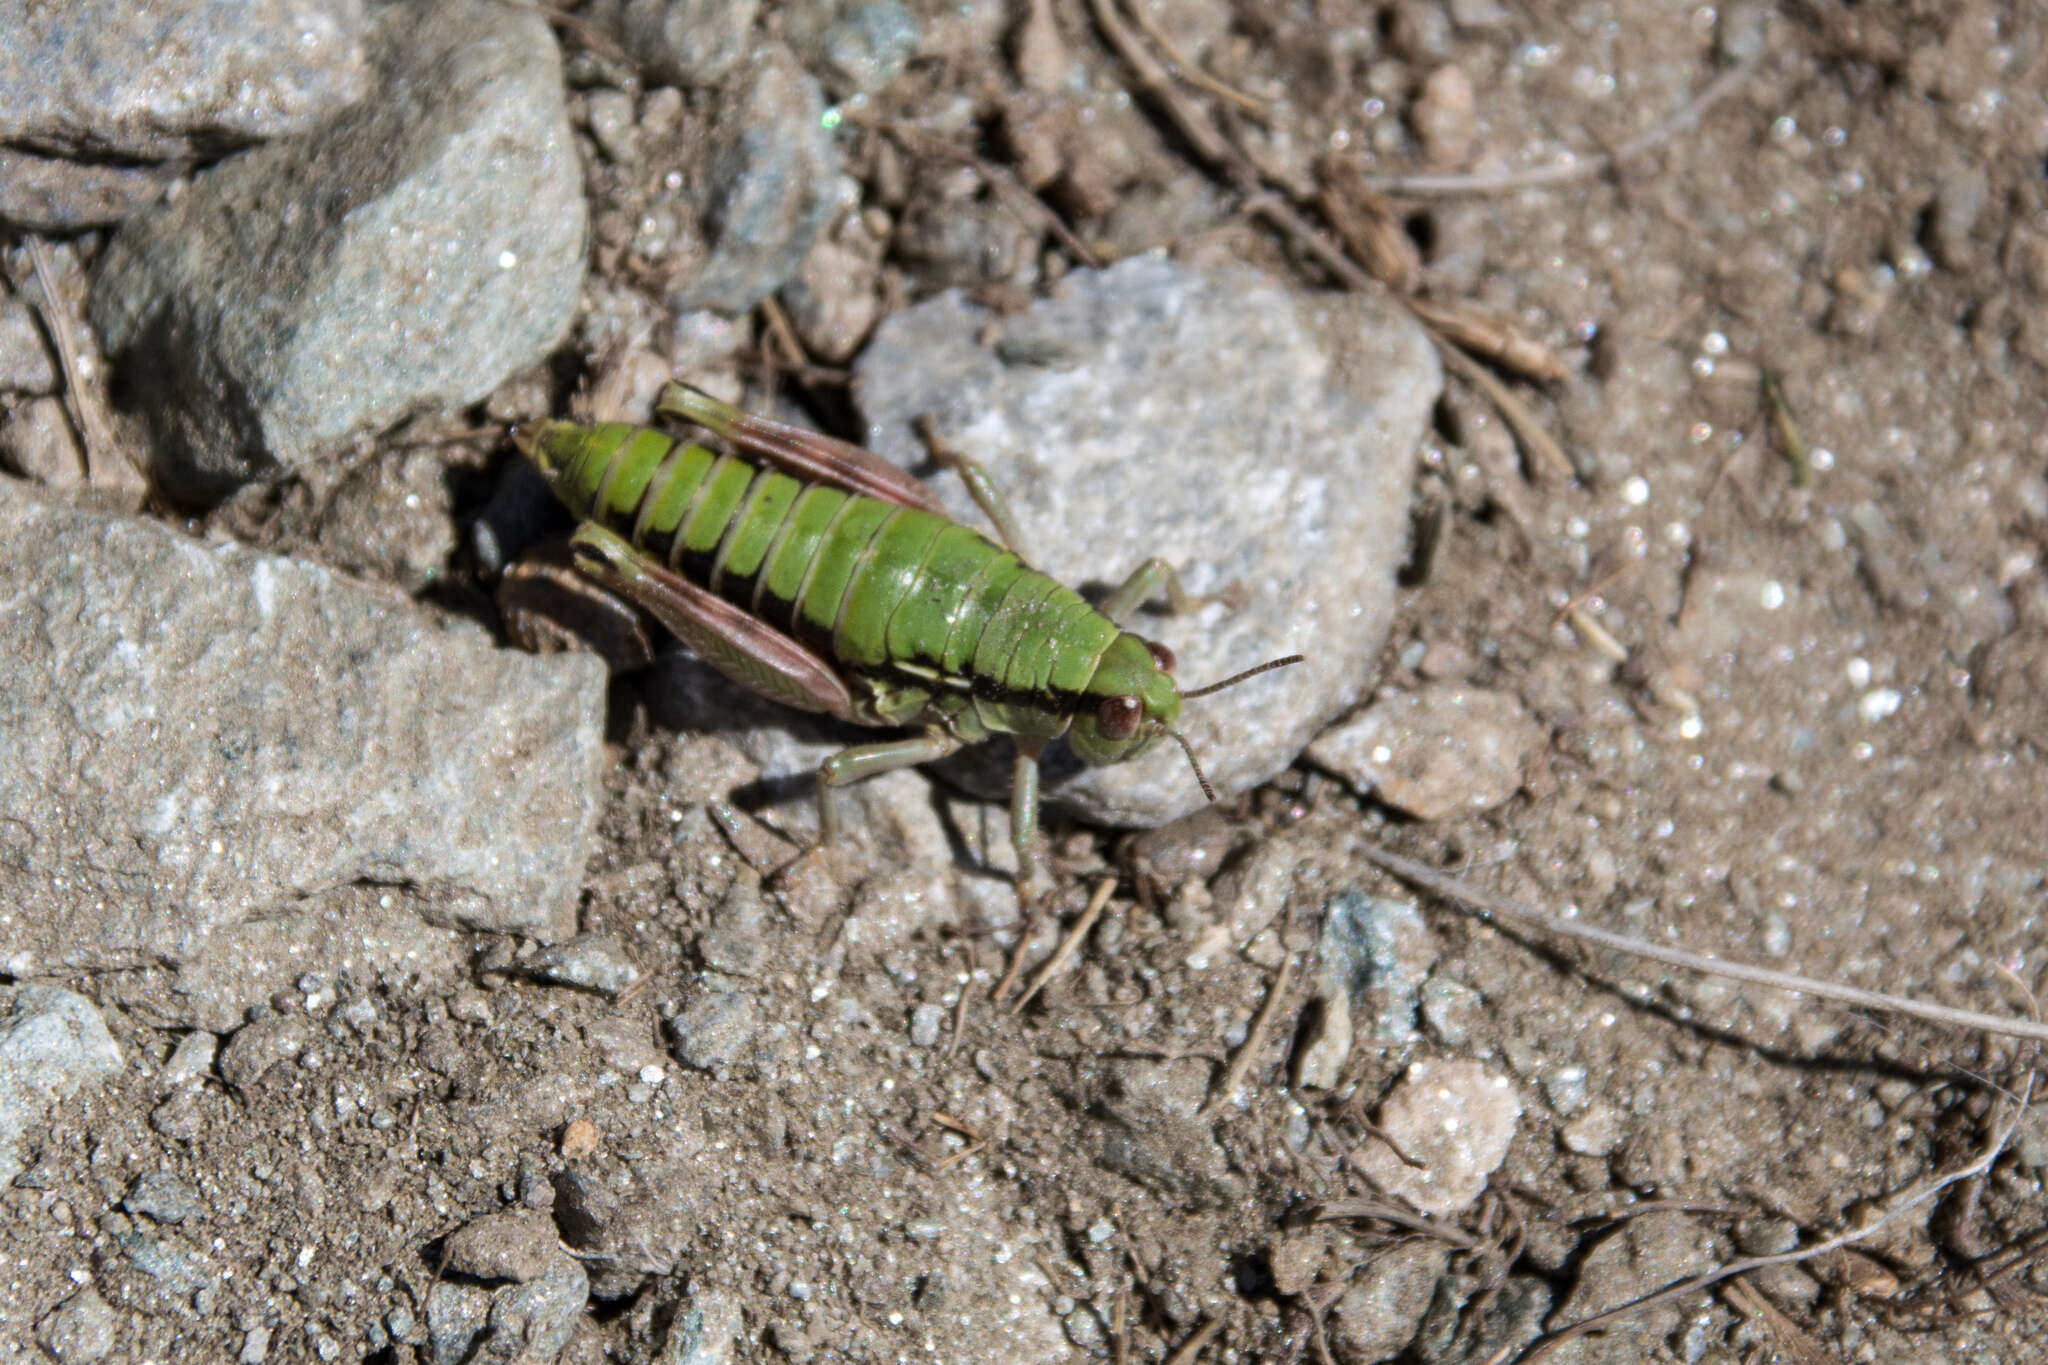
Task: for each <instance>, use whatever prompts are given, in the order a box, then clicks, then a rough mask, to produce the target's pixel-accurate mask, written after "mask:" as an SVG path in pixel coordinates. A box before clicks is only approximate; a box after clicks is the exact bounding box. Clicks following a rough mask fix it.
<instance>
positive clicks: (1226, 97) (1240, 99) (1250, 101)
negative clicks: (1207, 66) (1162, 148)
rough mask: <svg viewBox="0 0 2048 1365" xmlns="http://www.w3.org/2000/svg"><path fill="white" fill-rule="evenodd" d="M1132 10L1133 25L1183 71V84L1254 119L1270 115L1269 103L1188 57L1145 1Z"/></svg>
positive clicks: (1179, 73) (1181, 72) (1130, 7)
mask: <svg viewBox="0 0 2048 1365" xmlns="http://www.w3.org/2000/svg"><path fill="white" fill-rule="evenodd" d="M1128 9H1129V12H1130V16H1131V22H1132V23H1134V24H1136V25H1137V26H1138V27H1139V28H1140V29H1142V30H1143V31H1144V34H1145V36H1146V37H1147V38H1150V39H1151V40H1152V41H1153V42H1154V43H1155V44H1157V45H1158V48H1159V50H1160V51H1161V52H1164V53H1165V54H1166V60H1167V61H1169V62H1171V63H1172V64H1173V65H1174V66H1175V67H1178V68H1179V71H1178V72H1177V74H1178V75H1179V76H1180V78H1181V79H1182V80H1184V81H1186V82H1187V83H1188V84H1189V85H1192V86H1194V87H1195V89H1197V90H1200V91H1202V92H1203V93H1204V94H1208V95H1214V96H1215V97H1216V98H1217V99H1219V100H1222V101H1223V102H1224V103H1226V104H1230V105H1233V106H1235V107H1236V108H1238V109H1241V110H1243V111H1244V112H1245V113H1247V114H1250V115H1251V116H1252V117H1253V118H1264V117H1265V115H1266V113H1267V108H1266V101H1264V100H1262V99H1259V98H1258V97H1257V96H1254V95H1247V94H1246V93H1245V92H1244V91H1242V90H1239V89H1238V88H1237V87H1236V86H1234V85H1228V84H1226V83H1224V82H1223V81H1219V80H1217V79H1216V78H1215V77H1214V76H1212V75H1210V74H1209V73H1208V72H1207V71H1204V70H1203V69H1202V68H1201V67H1199V66H1197V65H1195V63H1194V62H1193V61H1191V60H1190V59H1189V58H1188V56H1187V54H1186V53H1184V52H1182V51H1181V50H1180V48H1179V47H1177V46H1175V45H1174V41H1173V39H1172V38H1170V37H1168V36H1167V34H1166V30H1165V29H1163V28H1161V27H1159V21H1158V20H1156V19H1154V18H1153V17H1152V16H1151V14H1150V13H1148V12H1147V11H1146V9H1145V6H1144V3H1143V0H1138V2H1137V3H1134V4H1132V5H1130V6H1128Z"/></svg>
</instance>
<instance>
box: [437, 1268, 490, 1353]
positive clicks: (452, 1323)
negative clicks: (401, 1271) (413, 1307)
mask: <svg viewBox="0 0 2048 1365" xmlns="http://www.w3.org/2000/svg"><path fill="white" fill-rule="evenodd" d="M490 1320H491V1291H490V1290H488V1289H483V1288H480V1287H478V1286H476V1285H473V1284H457V1283H455V1282H454V1281H453V1280H443V1281H441V1282H440V1283H439V1284H437V1285H435V1286H434V1287H433V1289H432V1290H430V1291H429V1292H428V1294H427V1358H428V1359H429V1360H431V1361H433V1362H434V1365H463V1362H466V1361H469V1360H473V1359H475V1358H476V1357H475V1356H474V1355H472V1354H471V1348H472V1347H473V1346H474V1345H475V1344H476V1340H477V1338H478V1337H480V1336H482V1335H483V1334H484V1330H485V1328H486V1327H487V1326H488V1324H489V1323H490Z"/></svg>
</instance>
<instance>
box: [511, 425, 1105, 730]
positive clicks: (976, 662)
mask: <svg viewBox="0 0 2048 1365" xmlns="http://www.w3.org/2000/svg"><path fill="white" fill-rule="evenodd" d="M546 439H547V444H548V446H549V449H550V453H551V455H552V456H553V457H554V460H555V464H556V472H555V474H554V476H553V482H554V484H555V489H556V492H557V494H558V495H559V496H560V497H561V499H562V501H563V502H564V503H565V504H566V505H567V506H568V508H569V510H570V511H571V512H572V513H573V514H575V515H576V516H578V517H580V518H583V519H586V520H591V521H596V522H599V523H601V524H602V525H604V526H606V527H608V528H609V529H611V530H613V531H615V532H617V533H618V534H619V535H621V536H623V537H625V538H626V539H627V540H629V541H631V542H632V543H633V544H635V545H637V546H639V547H640V548H641V549H643V550H645V551H647V552H648V553H649V554H651V555H653V556H655V557H657V558H659V559H661V560H663V561H665V562H666V563H667V564H668V565H669V567H670V568H672V569H674V570H676V571H677V572H678V573H680V574H682V575H683V576H684V577H686V578H688V579H689V580H690V581H692V582H694V583H696V584H698V585H699V586H702V587H705V588H708V589H710V590H711V591H712V592H715V593H717V594H718V595H720V596H721V597H723V598H725V599H726V600H727V601H729V602H731V603H733V604H734V605H735V606H738V607H741V608H744V609H745V610H746V611H748V612H750V613H752V614H753V615H755V616H757V617H759V618H760V619H761V620H763V621H766V622H767V623H768V624H770V625H772V626H774V627H775V628H776V629H778V630H781V631H783V632H785V633H786V634H789V635H792V636H794V637H796V638H797V639H799V640H801V641H803V642H804V643H805V644H806V645H808V646H810V647H811V648H812V649H815V650H817V651H818V652H820V653H821V654H824V655H825V656H827V657H828V658H831V659H833V660H834V661H835V662H837V663H838V664H840V665H841V666H842V667H844V668H847V669H849V670H852V671H856V672H862V671H869V672H874V671H884V670H888V669H891V668H895V669H899V670H902V669H904V668H905V666H908V669H909V670H926V671H929V672H932V673H936V674H938V675H940V676H942V677H945V678H952V679H964V680H966V681H967V682H968V683H969V684H970V685H971V687H972V690H973V691H974V693H975V695H976V698H977V701H978V702H979V703H982V709H983V710H984V711H985V712H992V711H993V710H994V709H995V708H1002V709H1004V710H1007V709H1008V706H1009V705H1010V704H1012V703H1014V704H1017V705H1020V706H1024V707H1027V708H1029V707H1036V708H1039V709H1040V710H1044V709H1046V708H1048V707H1052V708H1055V709H1057V703H1058V698H1059V697H1060V695H1061V694H1067V695H1072V694H1075V693H1078V692H1079V691H1080V690H1081V688H1082V687H1083V685H1084V684H1085V683H1086V682H1087V680H1088V678H1089V676H1090V675H1091V674H1092V673H1093V672H1094V669H1095V663H1096V660H1097V659H1098V658H1099V657H1100V656H1101V654H1102V651H1103V650H1104V649H1106V648H1107V647H1108V645H1109V642H1110V641H1111V640H1112V639H1114V638H1115V636H1116V633H1117V630H1116V627H1115V626H1114V625H1113V624H1111V623H1110V622H1109V621H1108V620H1106V619H1105V618H1104V617H1102V616H1101V615H1100V614H1099V613H1097V612H1096V611H1095V610H1094V609H1093V608H1091V607H1090V606H1089V605H1088V604H1087V602H1086V601H1084V600H1083V599H1082V598H1081V597H1080V596H1079V595H1078V594H1077V593H1075V592H1073V591H1071V590H1070V589H1068V588H1066V587H1064V586H1062V585H1061V584H1060V583H1058V582H1057V581H1055V580H1053V579H1051V578H1048V577H1046V576H1045V575H1044V574H1041V573H1038V572H1036V571H1035V570H1032V569H1030V568H1027V567H1026V566H1025V565H1024V564H1023V563H1022V561H1020V560H1019V559H1018V558H1017V556H1016V555H1014V554H1012V553H1010V552H1009V551H1007V550H1005V549H1003V548H1002V547H1001V546H999V545H996V544H995V543H994V542H992V541H990V540H989V539H988V538H987V537H985V536H983V535H982V534H981V533H980V532H978V531H975V530H974V529H972V528H971V527H967V526H962V525H959V524H958V523H956V522H952V521H948V520H947V519H946V518H944V517H940V516H936V515H934V514H932V513H930V512H925V511H921V510H918V509H916V508H909V507H900V506H898V505H896V504H894V503H889V502H883V501H881V500H880V499H877V498H870V497H863V496H860V495H857V494H850V493H846V492H843V491H841V490H840V489H837V488H831V487H828V486H826V485H823V484H816V483H807V482H805V481H803V480H800V479H796V478H792V477H791V476H789V475H787V474H784V473H781V472H779V471H777V470H774V469H770V468H766V467H764V466H762V465H759V464H756V463H755V462H753V461H751V460H748V459H744V458H742V457H740V456H737V455H729V454H719V453H717V452H714V451H712V450H709V449H706V448H705V447H704V446H701V445H695V444H687V443H681V442H677V441H676V440H674V439H673V438H672V437H669V436H667V435H665V434H663V433H662V432H658V431H653V430H650V429H647V428H641V427H632V426H627V425H625V424H623V423H607V424H605V425H602V426H595V427H577V426H573V425H571V424H569V423H560V424H550V427H549V430H548V433H547V438H546ZM987 719H989V720H991V721H995V720H997V719H998V717H997V716H996V715H995V714H992V713H991V714H988V715H987ZM1002 728H1005V729H1008V728H1011V727H1009V726H1007V725H1005V726H1003V727H1002Z"/></svg>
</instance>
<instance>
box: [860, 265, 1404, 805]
mask: <svg viewBox="0 0 2048 1365" xmlns="http://www.w3.org/2000/svg"><path fill="white" fill-rule="evenodd" d="M990 333H993V344H989V342H988V336H989V334H990ZM1440 383H1441V375H1440V372H1439V370H1438V367H1437V361H1436V357H1435V355H1434V353H1433V352H1432V351H1431V349H1430V345H1429V342H1428V340H1427V339H1426V338H1425V337H1424V336H1423V335H1422V333H1421V331H1420V330H1419V329H1418V328H1417V327H1416V326H1415V325H1414V324H1413V323H1412V322H1410V321H1408V320H1407V318H1406V316H1405V315H1403V314H1401V313H1399V312H1398V311H1397V310H1395V309H1394V308H1393V307H1392V306H1390V305H1388V304H1385V303H1382V302H1377V301H1374V300H1371V299H1367V298H1363V297H1356V296H1339V295H1315V296H1304V295H1301V294H1297V293H1294V292H1291V291H1289V290H1288V289H1286V288H1284V287H1283V286H1282V285H1280V284H1279V283H1278V282H1276V281H1274V280H1272V279H1270V278H1268V277H1266V276H1264V275H1261V274H1258V273H1255V272H1253V271H1251V270H1246V269H1241V268H1229V269H1222V270H1200V269H1195V268H1191V267H1188V266H1184V265H1179V264H1176V263H1173V262H1170V261H1166V260H1161V259H1157V258H1140V259H1135V260H1131V261H1126V262H1124V263H1122V264H1120V265H1117V266H1114V267H1112V268H1110V269H1108V270H1104V271H1090V272H1077V273H1076V274H1074V275H1072V276H1069V277H1068V279H1067V280H1065V281H1063V282H1062V284H1061V286H1060V287H1059V289H1058V290H1057V291H1056V292H1055V294H1054V296H1053V297H1052V298H1050V299H1047V300H1045V301H1042V302H1040V303H1038V304H1036V305H1035V306H1033V307H1032V308H1030V309H1028V310H1026V311H1025V312H1023V313H1020V314H1017V315H1015V316H1012V317H1008V318H1004V317H1000V316H999V315H997V314H996V313H994V312H992V311H990V310H988V309H986V308H983V307H980V306H979V305H976V304H974V303H971V302H969V301H968V300H967V299H966V298H965V297H963V296H962V295H960V294H958V293H948V294H945V295H941V296H940V297H938V298H934V299H931V300H929V301H927V302H925V303H922V304H919V305H917V306H916V307H913V308H909V309H906V310H904V311H903V312H900V313H897V314H895V315H894V316H892V317H891V318H889V319H888V320H887V321H886V322H884V323H883V324H882V326H881V327H880V328H879V329H878V330H877V332H876V334H875V338H874V340H873V341H872V342H871V343H870V344H869V346H868V348H867V350H866V351H865V352H864V353H863V355H862V357H861V360H860V363H859V366H858V370H857V381H856V388H855V396H856V398H857V400H858V402H859V405H860V409H861V411H862V413H863V414H865V416H866V417H867V420H868V423H869V436H870V443H871V444H872V445H873V446H874V447H875V448H876V449H877V450H878V451H880V452H881V453H883V454H885V455H887V456H889V457H890V458H892V459H895V460H897V461H898V462H900V463H903V464H907V465H912V466H917V465H920V464H922V462H923V459H924V451H923V447H922V445H921V443H920V442H919V440H918V439H917V437H916V436H915V434H914V432H913V428H912V423H913V422H914V420H915V419H916V418H917V417H918V416H919V415H920V414H924V413H930V414H932V417H933V420H934V421H935V423H936V425H937V428H938V430H939V432H940V433H941V434H942V435H943V436H944V437H945V438H946V439H947V440H948V441H949V442H951V443H952V444H953V445H955V446H956V447H958V448H959V449H960V450H961V451H963V452H964V453H966V454H968V455H970V456H973V457H974V458H975V459H977V460H980V461H981V462H982V463H983V464H985V465H986V466H987V467H988V470H989V472H990V474H991V475H992V476H993V477H994V479H995V482H996V484H997V486H998V487H999V488H1000V489H1001V490H1002V491H1003V493H1004V494H1005V495H1006V496H1007V497H1008V499H1009V501H1010V503H1011V506H1012V508H1013V509H1014V510H1015V511H1016V513H1017V517H1018V520H1019V521H1020V522H1021V523H1022V529H1023V533H1024V535H1025V536H1026V538H1027V540H1028V545H1027V548H1028V550H1029V551H1030V552H1031V555H1032V557H1033V562H1034V563H1035V565H1036V567H1038V568H1041V569H1043V570H1045V571H1046V572H1048V573H1050V574H1052V575H1053V576H1054V577H1056V578H1059V579H1061V580H1062V581H1064V582H1066V583H1069V584H1074V585H1083V584H1089V583H1096V584H1104V583H1107V584H1114V583H1116V582H1118V581H1120V580H1121V579H1122V578H1123V577H1124V575H1126V574H1127V573H1129V572H1130V571H1131V570H1132V569H1133V568H1135V567H1136V566H1137V565H1138V563H1139V562H1140V561H1141V560H1142V559H1144V558H1145V557H1146V556H1147V555H1155V554H1156V555H1160V556H1163V557H1164V558H1166V559H1167V560H1169V561H1171V562H1172V563H1174V564H1177V565H1179V566H1180V567H1181V573H1182V577H1183V579H1184V581H1185V582H1186V585H1187V587H1188V589H1189V591H1190V592H1193V593H1197V594H1213V595H1218V596H1222V595H1231V596H1234V597H1235V598H1236V599H1237V604H1236V605H1231V604H1226V603H1225V602H1222V601H1218V602H1214V603H1212V604H1210V605H1207V606H1204V607H1201V608H1200V609H1199V610H1197V611H1196V612H1194V613H1193V614H1192V615H1190V616H1188V617H1186V618H1181V619H1176V618H1174V617H1171V616H1160V615H1150V614H1144V615H1141V616H1140V617H1139V618H1138V619H1137V621H1136V622H1135V623H1134V625H1135V628H1136V629H1137V630H1138V631H1139V633H1141V634H1144V635H1147V636H1151V637H1156V638H1158V639H1160V640H1162V641H1164V642H1165V643H1166V644H1167V645H1169V646H1170V647H1171V648H1172V649H1173V650H1174V651H1175V652H1176V653H1177V654H1178V655H1179V656H1180V668H1179V677H1180V678H1181V680H1182V683H1183V685H1184V686H1200V685H1201V684H1204V683H1209V682H1213V681H1216V680H1218V679H1220V678H1222V677H1224V676H1225V675H1227V674H1230V673H1233V672H1236V671H1237V670H1239V669H1242V668H1246V667H1249V666H1250V665H1253V664H1257V663H1261V662H1264V661H1265V660H1267V659H1271V658H1274V657H1275V656H1278V655H1282V654H1288V653H1293V652H1300V653H1302V654H1306V655H1307V656H1308V662H1307V663H1306V664H1303V665H1300V666H1297V667H1295V668H1291V669H1286V670H1283V671H1281V672H1278V673H1275V674H1272V675H1269V676H1266V677H1262V678H1259V679H1257V680H1255V681H1252V682H1249V683H1246V684H1244V685H1243V686H1240V687H1237V688H1233V689H1231V690H1228V691H1225V692H1222V693H1218V694H1217V695H1215V696H1213V697H1205V698H1202V699H1199V700H1197V701H1194V702H1190V703H1189V704H1188V707H1187V709H1186V710H1185V711H1184V712H1183V713H1182V727H1183V729H1184V730H1185V732H1186V734H1187V736H1188V739H1189V740H1190V742H1191V743H1192V744H1193V745H1194V748H1195V752H1196V753H1197V754H1198V755H1199V756H1200V757H1201V760H1202V765H1203V767H1204V769H1205V770H1206V771H1207V772H1208V774H1209V776H1210V778H1211V780H1212V781H1213V782H1214V783H1215V785H1216V787H1217V788H1218V790H1219V791H1226V792H1228V791H1238V790H1242V789H1244V788H1246V787H1249V786H1252V785H1255V784H1257V783H1259V782H1263V781H1265V780H1267V779H1268V778H1270V777H1272V776H1273V775H1274V774H1276V773H1278V772H1280V771H1281V770H1282V769H1284V768H1285V767H1286V766H1287V765H1288V764H1290V763H1291V762H1293V761H1294V758H1295V756H1296V755H1297V754H1298V753H1300V752H1301V749H1302V746H1303V745H1305V744H1307V743H1308V741H1309V739H1310V737H1312V736H1313V735H1314V734H1315V733H1316V732H1317V731H1318V730H1320V729H1321V728H1322V727H1323V726H1325V725H1327V724H1329V723H1330V721H1332V720H1333V719H1335V718H1336V717H1337V716H1339V715H1342V714H1343V713H1344V712H1345V711H1346V710H1348V709H1350V708H1351V707H1352V706H1354V705H1356V704H1357V702H1358V700H1359V698H1360V697H1361V696H1362V695H1363V694H1364V693H1365V692H1366V691H1367V690H1368V689H1369V688H1370V687H1371V685H1372V678H1373V666H1374V662H1375V659H1376V657H1377V655H1378V653H1379V649H1380V645H1381V643H1382V641H1383V639H1384V637H1385V634H1386V629H1387V624H1388V621H1389V619H1390V617H1391V614H1392V611H1393V594H1394V574H1395V571H1396V569H1397V568H1398V566H1399V564H1400V562H1401V559H1402V556H1403V552H1404V547H1403V541H1404V531H1405V528H1406V522H1407V505H1408V488H1409V481H1410V476H1411V473H1412V471H1413V468H1414V464H1415V447H1416V443H1417V441H1418V439H1419V438H1420V436H1421V434H1422V430H1423V426H1424V424H1425V422H1426V421H1427V420H1428V417H1429V413H1430V409H1431V407H1432V406H1433V405H1434V403H1435V401H1436V395H1437V391H1438V388H1439V386H1440ZM933 483H934V486H935V487H936V488H937V489H938V490H939V493H940V495H941V496H942V497H943V498H944V499H945V501H946V505H947V506H948V508H949V509H951V510H952V512H953V513H954V515H955V516H957V517H959V518H960V519H961V520H962V521H965V522H968V523H970V524H973V525H985V524H986V523H985V522H984V521H983V519H982V517H981V515H980V513H979V512H978V511H976V510H975V508H974V505H973V503H972V501H971V500H970V499H969V498H968V497H967V495H966V493H965V491H964V490H963V489H962V487H961V486H960V484H959V481H958V480H956V479H954V478H952V477H951V476H939V477H937V478H935V479H934V480H933ZM998 767H999V768H1000V769H1003V770H1006V769H1007V763H1006V762H1004V763H1000V764H999V765H998ZM1074 768H1075V765H1073V764H1072V762H1071V760H1069V762H1068V763H1067V765H1066V766H1065V768H1064V769H1063V768H1062V767H1061V766H1060V765H1059V764H1058V763H1057V761H1052V762H1049V763H1048V770H1047V777H1048V779H1050V781H1049V784H1048V788H1047V796H1048V799H1049V800H1050V801H1051V802H1052V803H1054V804H1056V805H1057V806H1059V807H1061V808H1063V809H1065V810H1068V811H1070V812H1073V813H1075V814H1078V815H1081V816H1083V817H1085V818H1088V819H1091V820H1096V821H1100V822H1102V823H1107V824H1118V825H1157V824H1163V823H1165V822H1166V821H1169V820H1172V819H1175V818H1177V817H1179V816H1182V815H1185V814H1187V813H1188V812H1189V811H1191V810H1194V809H1195V808H1196V807H1198V806H1200V805H1201V804H1202V794H1201V791H1200V790H1199V788H1198V787H1197V786H1196V784H1195V781H1194V778H1193V775H1192V774H1191V773H1189V772H1188V768H1187V761H1186V759H1185V758H1183V757H1182V755H1181V754H1180V752H1179V750H1178V749H1176V748H1175V747H1174V746H1172V745H1171V744H1162V745H1160V746H1159V747H1158V748H1156V749H1155V750H1154V751H1153V752H1151V753H1149V754H1147V755H1146V756H1145V757H1143V758H1141V759H1138V760H1136V761H1134V762H1131V763H1127V764H1123V765H1121V766H1119V767H1114V768H1100V769H1092V770H1083V771H1078V772H1077V771H1075V770H1074Z"/></svg>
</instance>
